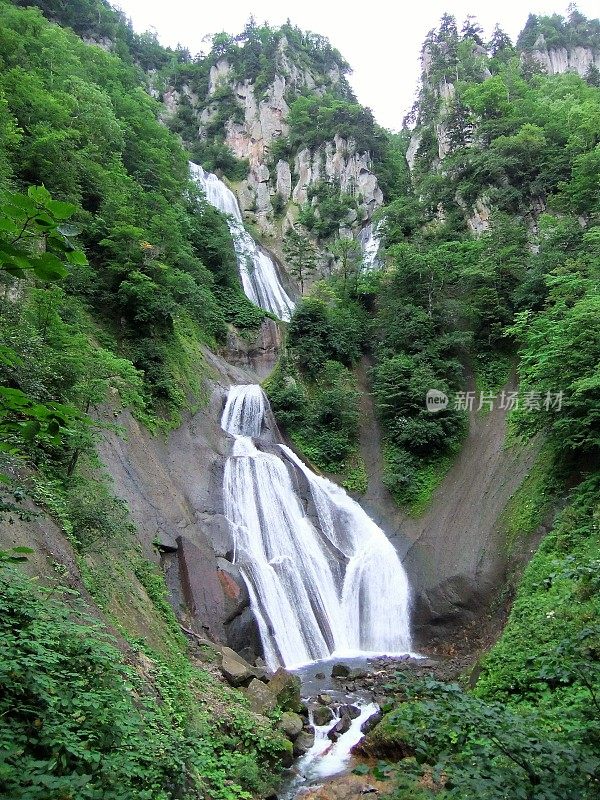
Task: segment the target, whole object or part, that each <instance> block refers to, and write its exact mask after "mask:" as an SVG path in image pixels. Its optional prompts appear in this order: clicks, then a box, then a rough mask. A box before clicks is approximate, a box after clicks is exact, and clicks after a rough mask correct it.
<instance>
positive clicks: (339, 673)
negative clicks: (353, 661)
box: [331, 664, 350, 678]
mask: <svg viewBox="0 0 600 800" xmlns="http://www.w3.org/2000/svg"><path fill="white" fill-rule="evenodd" d="M349 675H350V667H347V666H346V664H334V665H333V667H332V668H331V677H332V678H347V677H348V676H349Z"/></svg>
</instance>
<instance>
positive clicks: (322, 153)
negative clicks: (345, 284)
mask: <svg viewBox="0 0 600 800" xmlns="http://www.w3.org/2000/svg"><path fill="white" fill-rule="evenodd" d="M274 70H275V74H274V77H273V78H272V80H271V81H270V82H269V84H268V85H267V86H266V88H263V86H262V85H257V80H256V79H254V80H253V79H249V78H244V79H240V78H239V70H236V68H235V66H234V65H233V64H232V63H230V60H228V58H227V57H222V58H218V59H217V60H216V61H215V63H213V64H212V66H211V67H210V72H209V74H208V81H207V83H208V90H207V92H206V95H205V96H201V95H200V96H199V95H198V94H197V93H196V92H194V91H193V90H192V89H191V88H190V86H189V85H187V84H183V85H182V86H179V88H178V89H174V88H173V87H171V88H169V89H167V90H166V92H165V93H164V94H163V101H164V103H165V109H166V119H167V121H168V120H169V119H173V117H174V116H175V115H176V114H177V112H178V110H179V109H180V107H181V103H182V102H184V103H188V102H189V103H190V104H191V106H192V109H193V114H194V119H195V124H196V125H197V132H196V136H197V140H198V141H200V142H203V143H210V142H213V141H215V140H219V141H222V142H223V143H224V144H225V145H226V146H227V147H228V148H229V150H230V151H231V153H233V155H234V156H235V157H236V158H237V159H240V160H245V161H246V162H247V164H248V169H247V174H246V176H245V177H244V178H243V179H242V180H237V181H234V182H233V185H232V188H233V189H234V190H235V192H236V194H237V196H238V199H239V202H240V207H241V209H242V211H243V213H244V216H245V218H246V219H248V220H250V221H251V222H253V223H254V224H256V225H257V227H258V230H259V232H260V233H261V234H262V235H263V236H264V237H266V239H267V240H268V241H267V242H266V243H267V244H268V246H269V247H270V248H272V249H273V250H274V251H275V252H276V253H277V254H278V255H279V256H280V257H281V246H280V245H281V240H282V237H283V236H284V234H285V233H286V231H287V230H288V229H289V227H290V226H291V225H292V224H294V222H295V221H296V219H297V217H298V213H299V210H300V208H301V207H302V206H303V205H305V204H307V203H312V205H313V206H314V207H316V206H317V205H318V201H316V199H312V198H310V197H309V190H310V188H311V187H315V186H317V185H318V184H319V183H321V182H327V183H328V184H330V185H331V186H333V187H334V188H335V189H336V190H337V191H339V193H341V194H344V195H349V196H351V197H353V198H354V199H355V201H356V203H355V205H356V209H355V210H353V211H352V213H351V214H349V215H348V217H347V218H346V219H345V220H344V221H343V223H342V224H341V225H340V232H341V234H342V235H346V236H349V235H356V234H357V233H358V231H359V230H360V228H361V227H363V226H364V225H366V224H368V222H369V221H370V219H371V217H372V215H373V213H374V212H375V210H376V209H377V208H378V207H379V206H381V205H382V204H383V199H384V198H383V193H382V190H381V188H380V187H379V183H378V180H377V177H376V175H375V173H374V171H373V163H372V157H371V154H370V152H369V151H368V150H361V149H360V148H358V147H357V144H356V142H355V141H354V140H353V139H352V138H351V137H348V138H344V137H343V136H340V135H338V134H335V135H332V138H331V139H328V140H326V141H323V142H321V143H320V144H318V145H316V146H313V147H312V148H308V147H298V148H295V149H292V151H291V152H290V150H288V151H287V152H286V153H285V154H284V155H283V157H277V155H276V147H277V143H278V142H280V141H282V140H285V139H286V137H288V135H289V134H290V120H289V116H290V106H291V104H292V103H293V101H294V99H295V98H297V97H298V96H300V95H304V96H315V95H316V96H319V95H321V96H322V95H324V94H325V93H326V92H329V93H331V94H333V95H335V96H338V97H345V96H347V93H348V91H349V90H348V88H347V84H346V83H345V79H344V78H343V75H342V73H341V70H340V68H339V67H338V66H337V65H335V64H334V65H333V66H329V67H328V68H327V69H325V70H324V69H323V68H322V67H321V68H318V67H316V66H315V65H313V64H311V63H310V59H304V63H299V60H298V58H297V53H296V52H295V51H294V50H293V49H292V48H291V47H290V46H289V45H288V42H287V39H286V37H285V36H281V38H280V39H279V41H278V45H277V49H276V53H275V64H274ZM192 144H193V143H192Z"/></svg>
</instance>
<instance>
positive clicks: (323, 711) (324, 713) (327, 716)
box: [313, 706, 333, 725]
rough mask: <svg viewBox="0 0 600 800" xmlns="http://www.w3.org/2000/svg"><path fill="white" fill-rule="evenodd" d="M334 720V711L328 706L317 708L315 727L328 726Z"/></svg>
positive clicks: (314, 715)
mask: <svg viewBox="0 0 600 800" xmlns="http://www.w3.org/2000/svg"><path fill="white" fill-rule="evenodd" d="M332 719H333V711H332V710H331V709H330V708H329V707H328V706H317V707H316V708H315V710H314V711H313V722H314V723H315V725H327V723H328V722H331V720H332Z"/></svg>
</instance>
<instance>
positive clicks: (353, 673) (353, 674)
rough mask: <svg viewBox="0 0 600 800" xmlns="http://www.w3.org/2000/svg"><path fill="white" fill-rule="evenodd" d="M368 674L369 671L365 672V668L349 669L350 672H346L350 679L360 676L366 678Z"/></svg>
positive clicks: (355, 679)
mask: <svg viewBox="0 0 600 800" xmlns="http://www.w3.org/2000/svg"><path fill="white" fill-rule="evenodd" d="M368 674H369V673H368V672H367V670H366V669H351V670H350V673H349V674H348V677H349V678H350V680H353V681H358V680H361V679H362V678H366V677H367V675H368Z"/></svg>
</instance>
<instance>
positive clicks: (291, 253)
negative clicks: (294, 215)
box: [277, 195, 318, 294]
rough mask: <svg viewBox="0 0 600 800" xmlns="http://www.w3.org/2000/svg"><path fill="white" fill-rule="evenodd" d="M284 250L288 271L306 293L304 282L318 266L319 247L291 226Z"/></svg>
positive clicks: (286, 236)
mask: <svg viewBox="0 0 600 800" xmlns="http://www.w3.org/2000/svg"><path fill="white" fill-rule="evenodd" d="M277 196H278V197H281V195H277ZM283 252H284V255H285V259H286V262H285V263H286V267H287V269H288V272H289V273H290V275H292V276H293V277H294V278H295V279H296V281H297V282H298V285H299V286H300V293H301V294H304V282H305V280H307V279H308V278H310V277H311V275H312V274H313V273H314V272H315V271H316V269H317V266H318V264H317V249H316V247H315V245H314V244H313V242H312V241H311V240H310V239H309V237H308V236H307V235H306V234H305V233H302V232H301V231H299V230H297V229H296V228H290V229H289V230H288V232H287V233H286V235H285V239H284V242H283Z"/></svg>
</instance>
